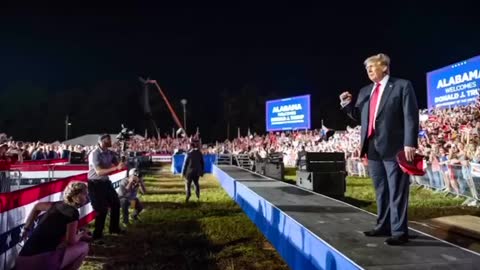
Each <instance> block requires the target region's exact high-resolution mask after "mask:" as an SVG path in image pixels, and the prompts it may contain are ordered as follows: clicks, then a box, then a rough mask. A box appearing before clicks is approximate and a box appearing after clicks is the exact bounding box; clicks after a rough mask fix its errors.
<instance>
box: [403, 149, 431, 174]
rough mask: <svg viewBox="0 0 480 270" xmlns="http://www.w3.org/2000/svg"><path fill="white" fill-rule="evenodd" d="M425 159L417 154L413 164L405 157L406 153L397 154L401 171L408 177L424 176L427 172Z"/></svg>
mask: <svg viewBox="0 0 480 270" xmlns="http://www.w3.org/2000/svg"><path fill="white" fill-rule="evenodd" d="M423 158H424V156H422V155H419V154H415V157H414V158H413V161H412V162H409V161H407V158H406V157H405V151H400V152H398V154H397V162H398V165H399V166H400V169H402V171H403V172H404V173H406V174H408V175H420V176H422V175H424V174H425V171H424V170H423Z"/></svg>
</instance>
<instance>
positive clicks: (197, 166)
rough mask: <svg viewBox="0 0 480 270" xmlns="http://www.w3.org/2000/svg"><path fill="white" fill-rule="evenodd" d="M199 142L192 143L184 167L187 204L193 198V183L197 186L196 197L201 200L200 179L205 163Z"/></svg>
mask: <svg viewBox="0 0 480 270" xmlns="http://www.w3.org/2000/svg"><path fill="white" fill-rule="evenodd" d="M198 144H199V143H198V142H192V144H191V147H192V149H191V150H190V152H189V153H188V154H187V158H186V160H185V164H184V167H183V177H184V178H185V181H186V182H185V191H186V193H187V197H186V202H188V200H189V199H190V196H191V191H190V190H191V187H192V182H193V185H194V186H195V195H197V199H200V184H199V183H198V180H199V179H200V177H202V176H203V168H204V161H203V154H202V152H200V150H199V149H198Z"/></svg>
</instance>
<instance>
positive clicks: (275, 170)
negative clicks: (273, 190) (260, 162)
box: [265, 162, 285, 181]
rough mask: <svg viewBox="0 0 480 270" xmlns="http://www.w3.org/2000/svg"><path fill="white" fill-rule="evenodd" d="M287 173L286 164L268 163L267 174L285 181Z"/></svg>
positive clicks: (266, 166) (266, 165)
mask: <svg viewBox="0 0 480 270" xmlns="http://www.w3.org/2000/svg"><path fill="white" fill-rule="evenodd" d="M284 175H285V166H284V165H283V162H282V163H268V162H267V163H266V164H265V176H266V177H270V178H273V179H276V180H280V181H283V177H284Z"/></svg>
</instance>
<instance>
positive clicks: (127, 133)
mask: <svg viewBox="0 0 480 270" xmlns="http://www.w3.org/2000/svg"><path fill="white" fill-rule="evenodd" d="M133 135H135V133H134V131H133V130H129V129H128V128H126V127H125V126H124V125H123V124H122V130H121V131H120V133H118V135H117V136H116V137H115V138H116V139H117V140H118V142H119V143H120V157H121V160H122V162H125V161H126V160H127V149H128V141H129V140H130V138H132V137H133Z"/></svg>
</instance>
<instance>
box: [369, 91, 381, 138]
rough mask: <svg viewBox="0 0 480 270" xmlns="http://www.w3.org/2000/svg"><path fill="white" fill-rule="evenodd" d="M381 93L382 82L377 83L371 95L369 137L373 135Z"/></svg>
mask: <svg viewBox="0 0 480 270" xmlns="http://www.w3.org/2000/svg"><path fill="white" fill-rule="evenodd" d="M379 93H380V83H377V85H376V86H375V89H374V90H373V93H372V96H371V97H370V110H369V113H368V133H367V138H370V137H371V136H372V135H373V131H374V124H375V109H376V108H377V103H378V94H379Z"/></svg>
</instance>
